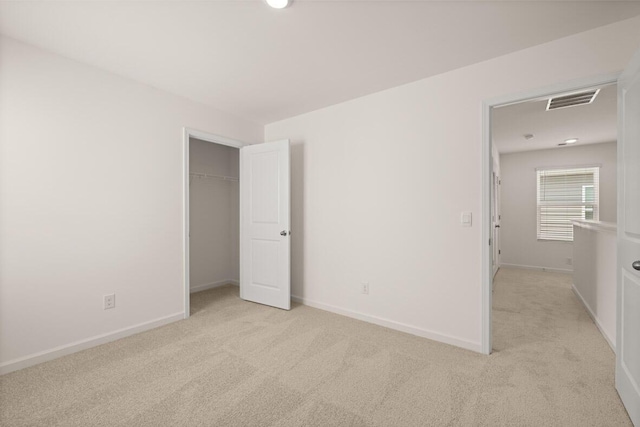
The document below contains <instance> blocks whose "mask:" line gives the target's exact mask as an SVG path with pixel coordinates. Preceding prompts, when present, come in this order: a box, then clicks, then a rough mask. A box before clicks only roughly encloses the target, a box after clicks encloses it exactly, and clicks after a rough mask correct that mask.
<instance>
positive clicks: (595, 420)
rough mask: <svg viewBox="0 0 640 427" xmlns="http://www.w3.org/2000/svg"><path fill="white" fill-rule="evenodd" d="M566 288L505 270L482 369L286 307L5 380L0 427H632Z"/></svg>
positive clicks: (445, 353) (204, 311)
mask: <svg viewBox="0 0 640 427" xmlns="http://www.w3.org/2000/svg"><path fill="white" fill-rule="evenodd" d="M570 283H571V278H570V276H566V275H560V274H552V273H540V272H533V271H524V270H504V269H503V270H501V271H500V272H499V273H498V276H497V283H496V286H495V294H494V295H495V297H494V302H495V303H494V347H495V349H496V351H495V353H494V354H492V355H491V356H483V355H480V354H475V353H473V352H470V351H466V350H461V349H457V348H454V347H451V346H448V345H444V344H439V343H436V342H432V341H429V340H426V339H422V338H418V337H415V336H412V335H407V334H404V333H400V332H396V331H392V330H389V329H385V328H382V327H378V326H375V325H371V324H367V323H364V322H359V321H357V320H353V319H349V318H346V317H342V316H338V315H334V314H331V313H327V312H323V311H320V310H316V309H313V308H309V307H306V306H301V305H294V306H293V309H292V310H291V311H290V312H286V311H281V310H277V309H273V308H268V307H265V306H261V305H258V304H252V303H248V302H244V301H242V300H240V299H239V298H238V290H237V288H236V287H233V286H227V287H223V288H218V289H213V290H209V291H205V292H201V293H198V294H194V295H192V313H193V315H192V317H191V318H190V319H188V320H186V321H181V322H177V323H174V324H171V325H168V326H165V327H162V328H159V329H156V330H153V331H149V332H146V333H142V334H139V335H136V336H132V337H129V338H125V339H122V340H119V341H116V342H113V343H110V344H106V345H103V346H100V347H96V348H93V349H90V350H86V351H82V352H80V353H76V354H73V355H70V356H66V357H63V358H61V359H58V360H54V361H51V362H47V363H44V364H41V365H38V366H35V367H32V368H28V369H24V370H22V371H18V372H14V373H11V374H8V375H5V376H3V377H1V378H0V399H1V400H0V403H1V405H2V407H1V409H0V424H1V425H2V426H26V425H33V426H36V425H37V426H155V427H157V426H270V425H273V426H365V425H376V426H453V425H464V426H475V425H491V426H494V425H509V426H513V425H530V426H554V425H556V426H618V425H620V426H629V425H631V423H630V421H629V419H628V417H627V415H626V413H625V410H624V408H623V406H622V404H621V403H620V400H619V399H618V396H617V394H616V391H615V389H614V385H613V373H614V355H613V353H612V352H611V350H610V349H609V347H608V346H607V344H606V342H605V340H604V339H603V338H602V337H601V336H600V334H599V332H598V330H597V329H596V327H595V325H594V324H593V323H592V321H591V320H590V319H589V317H588V315H587V313H586V312H585V310H584V309H583V308H582V306H581V305H580V304H579V302H578V300H577V299H576V297H575V296H574V295H573V294H572V291H571V289H570Z"/></svg>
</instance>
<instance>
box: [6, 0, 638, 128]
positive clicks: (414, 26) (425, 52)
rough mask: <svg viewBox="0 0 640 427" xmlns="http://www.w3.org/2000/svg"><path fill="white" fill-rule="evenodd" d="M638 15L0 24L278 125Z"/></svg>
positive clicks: (291, 13) (594, 5)
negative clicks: (290, 119)
mask: <svg viewBox="0 0 640 427" xmlns="http://www.w3.org/2000/svg"><path fill="white" fill-rule="evenodd" d="M638 14H640V3H639V2H611V1H604V2H597V1H585V2H565V1H561V2H556V1H538V2H522V1H499V2H484V1H471V2H457V1H449V2H434V1H407V2H402V1H349V2H342V1H305V0H296V1H294V3H293V5H292V6H290V7H289V8H287V9H283V10H274V9H271V8H269V7H267V6H266V5H265V4H264V3H263V2H262V1H261V0H255V1H179V0H178V1H164V2H156V1H130V2H123V1H71V2H57V1H35V2H32V1H28V2H27V1H1V2H0V32H1V33H3V34H5V35H7V36H9V37H13V38H15V39H18V40H21V41H24V42H27V43H30V44H33V45H36V46H39V47H42V48H45V49H48V50H51V51H53V52H56V53H59V54H62V55H64V56H67V57H69V58H72V59H75V60H78V61H81V62H85V63H88V64H92V65H94V66H97V67H100V68H103V69H106V70H109V71H112V72H114V73H117V74H120V75H123V76H126V77H129V78H132V79H135V80H138V81H141V82H144V83H147V84H149V85H152V86H155V87H157V88H160V89H163V90H166V91H169V92H172V93H175V94H178V95H182V96H185V97H187V98H190V99H193V100H196V101H199V102H202V103H205V104H208V105H211V106H214V107H217V108H219V109H222V110H225V111H228V112H231V113H234V114H236V115H239V116H241V117H245V118H248V119H251V120H254V121H257V122H259V123H268V122H272V121H276V120H279V119H283V118H287V117H291V116H294V115H298V114H301V113H305V112H308V111H312V110H315V109H318V108H321V107H325V106H328V105H332V104H336V103H339V102H342V101H345V100H349V99H352V98H356V97H359V96H363V95H366V94H370V93H373V92H377V91H380V90H383V89H387V88H390V87H394V86H397V85H400V84H404V83H408V82H411V81H415V80H419V79H422V78H425V77H429V76H432V75H435V74H439V73H442V72H445V71H448V70H451V69H455V68H459V67H462V66H465V65H469V64H472V63H476V62H479V61H483V60H486V59H489V58H493V57H496V56H500V55H503V54H506V53H509V52H513V51H516V50H520V49H523V48H526V47H530V46H533V45H537V44H541V43H544V42H547V41H551V40H554V39H557V38H560V37H564V36H567V35H570V34H574V33H578V32H582V31H586V30H589V29H591V28H595V27H598V26H602V25H606V24H609V23H612V22H615V21H618V20H622V19H626V18H631V17H633V16H635V15H638Z"/></svg>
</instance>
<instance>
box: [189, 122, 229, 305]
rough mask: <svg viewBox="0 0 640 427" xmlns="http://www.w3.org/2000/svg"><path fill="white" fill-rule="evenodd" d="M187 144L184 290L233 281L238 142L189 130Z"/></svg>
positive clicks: (210, 287)
mask: <svg viewBox="0 0 640 427" xmlns="http://www.w3.org/2000/svg"><path fill="white" fill-rule="evenodd" d="M188 144H189V147H188V153H189V176H188V179H189V189H188V223H189V227H188V230H189V239H188V246H189V247H188V248H187V249H188V254H189V256H188V263H189V265H188V275H189V276H188V279H189V280H188V283H189V294H191V293H194V292H201V291H205V290H207V289H212V288H216V287H219V286H224V285H229V284H232V285H236V286H238V285H239V284H240V259H239V255H240V224H239V218H240V198H239V197H240V188H239V173H240V155H239V154H240V153H239V152H240V150H239V148H240V146H241V144H240V143H234V142H233V141H224V140H223V141H211V140H210V139H209V140H206V139H200V138H198V137H196V136H194V135H190V136H189V140H188ZM188 307H189V305H186V306H185V308H188Z"/></svg>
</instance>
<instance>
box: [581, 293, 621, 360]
mask: <svg viewBox="0 0 640 427" xmlns="http://www.w3.org/2000/svg"><path fill="white" fill-rule="evenodd" d="M571 289H573V293H574V294H576V296H577V297H578V299H579V300H580V302H581V303H582V305H583V306H584V308H586V309H587V313H589V316H591V318H592V319H593V323H595V324H596V326H597V327H598V329H599V330H600V333H601V334H602V336H603V337H604V339H605V340H606V341H607V344H609V347H611V350H613V353H614V354H615V352H616V344H615V343H614V342H613V340H612V339H611V337H610V336H609V334H608V333H607V332H606V331H605V330H604V328H603V327H602V324H601V323H600V320H599V319H598V317H597V316H596V315H595V314H594V312H593V311H591V307H589V304H587V302H586V301H585V299H584V298H582V295H580V291H578V288H576V285H575V284H573V283H572V284H571Z"/></svg>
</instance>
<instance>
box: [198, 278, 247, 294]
mask: <svg viewBox="0 0 640 427" xmlns="http://www.w3.org/2000/svg"><path fill="white" fill-rule="evenodd" d="M224 285H234V286H240V281H239V280H219V281H217V282H213V283H205V284H204V285H197V286H194V287H192V288H191V290H190V291H189V293H191V294H193V293H196V292H202V291H206V290H208V289H214V288H219V287H220V286H224Z"/></svg>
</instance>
